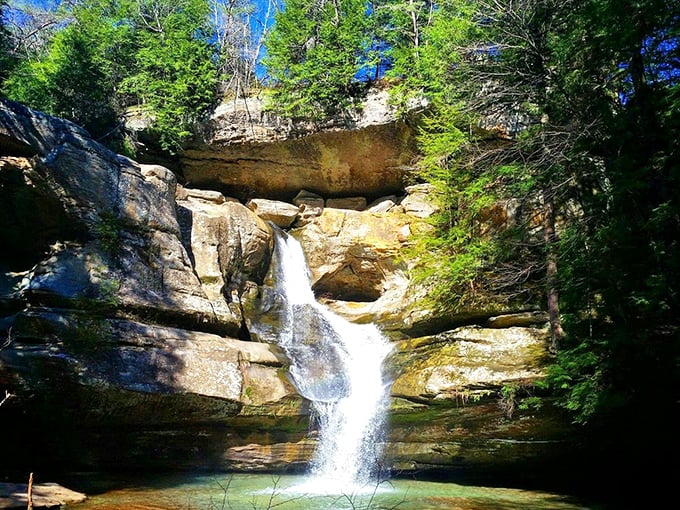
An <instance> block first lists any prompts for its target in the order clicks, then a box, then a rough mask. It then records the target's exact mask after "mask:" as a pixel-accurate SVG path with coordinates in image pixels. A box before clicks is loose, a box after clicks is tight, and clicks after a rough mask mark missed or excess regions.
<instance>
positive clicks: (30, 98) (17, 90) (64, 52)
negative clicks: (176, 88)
mask: <svg viewBox="0 0 680 510" xmlns="http://www.w3.org/2000/svg"><path fill="white" fill-rule="evenodd" d="M6 88H7V90H8V95H9V97H10V98H11V99H14V100H17V101H20V102H22V103H25V104H27V105H30V106H32V107H34V108H37V109H39V110H43V111H45V112H48V113H51V114H52V115H56V116H59V117H63V118H66V119H69V120H72V121H74V122H76V123H78V124H80V125H82V126H83V127H85V128H86V129H88V130H90V131H91V132H92V134H93V135H94V136H95V137H98V136H101V135H104V134H105V133H106V131H108V130H109V129H110V127H111V126H112V125H113V124H114V123H115V119H116V114H115V111H114V108H113V105H112V104H111V103H110V101H109V98H110V97H111V95H112V94H113V83H111V81H110V80H108V79H107V76H106V75H105V74H104V73H103V72H102V70H101V68H100V67H99V65H98V59H97V55H96V54H95V51H94V48H93V45H92V41H91V40H90V38H89V37H88V35H87V33H86V32H83V31H81V30H80V28H79V27H78V26H76V25H71V26H69V27H67V28H65V29H64V30H62V31H60V32H59V33H57V35H56V36H55V38H54V40H53V42H52V44H51V46H50V49H49V52H48V54H47V55H46V56H45V57H44V58H42V59H40V60H32V61H25V62H22V63H21V64H20V65H19V66H18V68H17V69H16V70H15V71H14V72H13V73H12V75H11V76H10V77H9V79H8V80H7V82H6Z"/></svg>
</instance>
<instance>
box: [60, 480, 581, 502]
mask: <svg viewBox="0 0 680 510" xmlns="http://www.w3.org/2000/svg"><path fill="white" fill-rule="evenodd" d="M308 481H309V478H308V477H306V476H302V475H269V474H220V475H198V476H195V475H193V476H192V475H186V476H178V475H172V476H170V475H169V476H166V477H161V478H156V479H154V481H152V482H141V481H140V482H141V483H137V484H133V485H129V486H127V487H126V488H118V489H112V490H104V491H102V492H100V493H98V494H91V495H89V497H88V499H87V501H85V502H83V503H79V504H75V505H69V506H68V507H66V508H67V509H68V510H181V509H183V510H216V509H220V510H246V509H251V510H260V509H273V508H276V509H281V510H341V509H343V510H344V509H353V510H359V509H363V510H370V509H374V510H378V509H397V508H398V509H399V510H444V509H446V510H492V509H493V510H576V509H589V507H588V506H584V505H583V504H580V503H579V502H578V501H576V500H575V499H572V498H569V497H567V496H564V495H559V494H554V493H549V492H542V491H532V490H521V489H510V488H507V489H506V488H492V487H478V486H469V485H458V484H455V483H441V482H428V481H415V480H406V479H395V480H389V481H384V482H379V483H374V484H372V485H370V486H364V487H362V488H359V487H353V488H348V489H340V490H337V489H336V490H335V491H332V493H327V491H325V490H324V487H323V486H322V485H321V484H320V483H318V484H315V485H314V486H311V487H310V485H309V483H308ZM73 488H74V489H76V490H83V489H82V488H78V487H73ZM84 492H86V493H88V491H87V490H85V491H84Z"/></svg>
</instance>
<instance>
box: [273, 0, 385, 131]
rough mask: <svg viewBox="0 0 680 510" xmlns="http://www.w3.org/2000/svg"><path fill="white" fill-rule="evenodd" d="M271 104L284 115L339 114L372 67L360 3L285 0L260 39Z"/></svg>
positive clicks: (349, 0) (358, 0)
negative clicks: (263, 44)
mask: <svg viewBox="0 0 680 510" xmlns="http://www.w3.org/2000/svg"><path fill="white" fill-rule="evenodd" d="M266 49H267V56H266V58H265V60H264V63H265V66H266V68H267V71H268V73H269V76H270V78H271V80H273V84H274V89H273V92H272V100H273V101H272V105H273V107H274V109H276V110H277V111H279V112H280V113H282V114H284V115H286V116H290V117H305V118H308V119H318V118H321V117H325V116H327V115H329V114H333V113H337V112H342V111H343V109H345V108H347V107H349V106H350V105H352V103H353V102H354V100H355V99H356V98H357V97H358V95H359V91H360V88H358V87H357V84H358V82H359V81H360V80H359V77H360V75H362V73H366V72H367V69H369V68H370V67H371V66H372V61H371V54H372V53H371V37H370V32H369V17H368V14H367V11H366V5H365V2H364V0H335V1H330V0H314V1H311V2H310V1H306V0H290V1H287V2H286V3H285V9H284V10H283V11H281V12H279V13H277V15H276V23H275V26H274V29H273V30H272V31H271V33H270V34H269V36H268V38H267V40H266Z"/></svg>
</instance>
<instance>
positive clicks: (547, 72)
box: [404, 0, 680, 423]
mask: <svg viewBox="0 0 680 510" xmlns="http://www.w3.org/2000/svg"><path fill="white" fill-rule="evenodd" d="M679 9H680V7H678V6H677V5H676V3H670V2H666V1H665V0H646V1H644V2H627V1H625V2H619V1H613V0H612V1H604V2H600V1H595V0H570V1H567V2H558V1H555V0H519V1H517V2H501V1H500V0H474V1H473V0H471V1H467V2H466V1H457V0H452V1H449V2H440V4H439V9H438V10H437V11H436V12H435V14H434V16H433V20H432V23H431V24H430V25H429V26H427V27H425V28H424V29H423V31H422V32H421V40H420V51H419V60H420V61H423V62H426V65H423V66H419V67H414V68H413V69H414V70H413V71H411V74H410V75H409V74H406V73H405V75H404V83H405V84H406V85H407V86H408V87H412V88H413V87H417V89H418V90H420V91H422V93H424V94H425V95H427V96H428V97H429V98H430V99H431V104H432V107H431V113H430V117H429V119H430V120H428V122H427V123H426V124H425V126H424V130H423V134H422V135H421V147H422V148H423V152H424V159H423V164H422V168H423V170H424V172H423V175H424V176H425V178H426V179H427V180H429V181H430V182H433V183H435V184H437V185H439V186H440V189H441V190H442V192H443V194H442V196H444V197H445V204H444V211H445V214H444V215H443V217H442V221H441V222H440V223H439V225H438V226H439V230H438V232H439V235H438V237H437V238H436V239H434V240H429V246H432V245H434V246H435V248H436V250H434V251H432V254H433V256H434V257H437V259H438V267H439V268H440V269H441V270H442V271H443V275H441V274H440V275H439V281H440V282H441V281H443V282H444V283H443V287H440V291H439V295H440V296H442V299H447V300H448V303H449V305H450V306H455V305H457V304H459V303H460V300H461V299H469V298H470V296H471V295H474V293H475V292H476V291H478V290H479V289H480V288H482V289H484V290H485V291H487V292H488V291H491V292H493V293H494V294H495V295H496V296H498V295H499V292H500V291H503V292H504V293H503V294H500V295H507V296H509V297H521V296H522V294H521V293H522V292H526V291H529V292H531V289H532V287H533V288H536V285H540V286H541V287H542V288H543V289H544V290H543V292H544V295H545V303H546V308H547V309H548V310H549V311H550V318H551V324H552V327H553V329H552V331H553V338H554V339H555V343H554V348H555V350H556V351H557V357H556V359H555V361H556V363H555V364H554V365H553V367H552V371H551V377H550V378H549V380H550V383H551V384H552V387H553V388H554V389H555V390H556V392H557V394H558V395H561V400H560V402H561V405H563V406H564V407H565V408H567V409H569V410H570V411H571V412H572V413H573V418H574V420H576V421H579V422H583V423H585V422H588V421H590V420H593V419H596V420H599V419H603V418H605V417H606V416H608V415H610V416H614V415H615V414H612V413H613V412H614V410H615V409H630V406H633V405H640V402H641V400H642V399H643V398H644V399H648V398H649V397H650V395H651V394H653V393H655V398H654V400H655V401H659V402H661V401H663V404H661V403H660V404H659V407H660V409H661V408H662V409H663V412H666V411H669V409H670V407H672V405H669V402H670V403H672V402H675V401H677V395H676V394H675V393H676V392H675V390H669V391H666V390H665V389H664V390H662V391H659V388H658V385H657V383H658V380H659V378H661V379H662V380H663V381H664V383H663V384H662V386H663V388H677V387H678V384H677V382H678V369H677V364H676V363H675V362H676V360H677V359H678V346H679V344H680V342H678V336H679V335H678V321H677V317H675V315H674V313H673V312H672V310H676V309H677V306H678V295H679V293H678V279H679V278H680V276H679V275H680V267H678V262H677V261H678V260H680V257H678V255H679V254H678V249H679V248H678V240H677V235H676V234H677V232H678V231H680V229H679V228H678V227H679V226H680V225H679V224H678V221H679V220H678V218H679V217H680V214H679V213H680V204H678V199H677V197H678V196H679V194H678V190H677V186H678V178H677V176H678V173H677V172H678V168H679V165H678V150H677V147H675V146H674V145H673V144H672V143H670V144H669V141H670V140H674V139H676V138H677V134H678V133H677V131H678V119H679V118H680V114H679V111H680V102H679V101H678V99H679V94H678V91H679V86H678V83H679V79H680V71H678V69H680V65H679V64H680V59H678V51H679V50H678V48H679V47H680V36H679V33H678V28H677V27H678V20H679V19H680V12H678V11H679ZM511 197H512V198H513V199H515V200H517V201H518V202H517V203H518V205H519V209H518V210H519V212H520V216H519V218H520V219H521V212H522V210H523V211H525V212H533V214H530V215H526V214H525V215H524V217H525V218H526V219H527V220H528V221H526V222H520V223H518V224H516V225H515V228H513V229H510V230H507V229H505V230H503V231H498V232H493V231H491V232H488V231H487V232H486V233H485V237H483V238H482V239H480V236H479V227H477V230H475V225H477V226H478V225H479V220H480V218H481V217H482V216H483V215H484V210H485V208H487V207H488V205H489V203H491V202H493V201H496V200H499V199H503V198H511ZM536 220H540V221H536ZM508 255H510V256H509V257H508ZM444 261H447V262H444ZM442 276H443V277H444V278H443V279H442ZM531 282H533V283H534V285H533V286H532V285H530V284H531ZM466 286H467V289H466ZM447 289H448V290H447ZM518 292H519V293H520V294H518ZM466 296H467V297H466ZM645 374H646V375H645ZM651 374H655V375H654V377H652V376H651ZM647 381H649V383H648V382H647ZM652 381H653V383H652ZM652 386H654V387H652ZM669 406H670V407H669ZM669 414H670V413H669ZM660 421H661V422H663V421H664V420H660ZM655 423H658V422H655Z"/></svg>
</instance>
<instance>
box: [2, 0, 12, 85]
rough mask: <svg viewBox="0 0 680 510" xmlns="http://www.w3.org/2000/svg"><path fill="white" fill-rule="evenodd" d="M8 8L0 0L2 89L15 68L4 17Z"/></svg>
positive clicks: (3, 1)
mask: <svg viewBox="0 0 680 510" xmlns="http://www.w3.org/2000/svg"><path fill="white" fill-rule="evenodd" d="M6 8H7V2H5V0H0V87H2V82H3V81H4V80H5V78H7V75H8V74H9V71H10V70H11V69H12V67H13V66H14V58H13V56H12V54H11V51H10V50H11V47H10V46H11V41H10V33H9V31H8V30H7V28H6V27H5V24H4V23H3V16H4V11H5V9H6Z"/></svg>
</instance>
